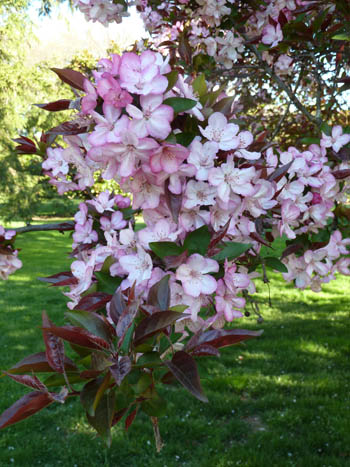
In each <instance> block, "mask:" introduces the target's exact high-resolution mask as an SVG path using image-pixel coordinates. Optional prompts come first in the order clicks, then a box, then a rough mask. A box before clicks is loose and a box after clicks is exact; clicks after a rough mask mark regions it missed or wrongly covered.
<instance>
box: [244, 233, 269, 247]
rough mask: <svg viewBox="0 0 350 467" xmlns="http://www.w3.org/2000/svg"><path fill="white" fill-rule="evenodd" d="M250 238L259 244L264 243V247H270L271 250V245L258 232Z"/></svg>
mask: <svg viewBox="0 0 350 467" xmlns="http://www.w3.org/2000/svg"><path fill="white" fill-rule="evenodd" d="M249 236H250V238H252V239H253V240H255V241H257V242H259V243H262V244H263V245H265V246H268V247H269V248H271V245H270V244H269V243H268V242H267V241H266V240H264V239H263V237H262V236H261V235H259V234H258V233H257V232H252V233H251V234H249Z"/></svg>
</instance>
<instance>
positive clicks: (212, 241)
mask: <svg viewBox="0 0 350 467" xmlns="http://www.w3.org/2000/svg"><path fill="white" fill-rule="evenodd" d="M230 222H231V219H229V220H228V221H227V222H226V224H225V225H224V226H223V227H222V228H221V229H220V230H218V231H217V232H214V234H213V235H212V237H211V239H210V243H209V247H208V256H212V254H213V252H214V247H215V246H216V245H217V244H218V243H219V242H221V240H222V239H223V238H224V237H225V235H226V233H227V230H228V228H229V226H230Z"/></svg>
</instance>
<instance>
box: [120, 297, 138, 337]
mask: <svg viewBox="0 0 350 467" xmlns="http://www.w3.org/2000/svg"><path fill="white" fill-rule="evenodd" d="M137 311H138V309H137V306H135V305H132V304H130V305H129V306H127V307H126V308H125V310H124V311H123V313H122V315H121V316H120V318H119V321H118V324H117V327H116V333H117V336H118V337H119V338H120V341H121V340H122V338H124V336H125V334H126V332H127V330H128V329H129V327H130V326H131V324H132V322H133V321H134V318H135V316H136V313H137Z"/></svg>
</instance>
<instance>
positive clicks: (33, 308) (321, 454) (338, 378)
mask: <svg viewBox="0 0 350 467" xmlns="http://www.w3.org/2000/svg"><path fill="white" fill-rule="evenodd" d="M69 238H70V237H69V233H65V234H60V233H57V232H37V233H35V232H34V233H28V234H25V235H22V236H19V238H18V242H17V245H18V247H19V248H21V252H20V257H21V259H22V261H23V264H24V266H23V269H21V270H19V271H18V272H17V273H16V274H15V275H14V276H12V277H11V278H10V279H9V281H8V282H1V283H0V310H1V314H0V323H1V334H0V348H1V352H0V368H1V369H6V368H9V367H10V366H12V365H13V364H14V363H15V362H17V361H19V360H20V359H22V358H23V357H24V356H25V355H27V354H29V353H34V352H39V351H42V350H43V348H44V347H43V344H42V340H41V331H40V315H41V311H42V310H43V309H45V310H46V311H47V312H48V314H49V316H50V318H51V319H52V320H53V321H54V322H55V323H57V324H62V323H63V322H64V319H63V313H64V309H65V306H64V304H65V300H66V299H65V298H64V297H63V296H62V294H61V291H60V290H58V289H57V288H55V287H48V286H47V284H45V283H43V282H40V281H38V280H37V279H36V278H37V277H38V276H48V275H50V274H54V273H56V272H59V271H64V270H67V269H68V268H69V264H70V261H69V258H68V253H69V251H70V242H69ZM277 253H278V251H276V254H277ZM269 277H270V279H271V283H270V288H271V297H272V306H271V307H269V305H268V296H269V292H268V288H267V286H266V285H265V284H263V283H262V282H258V285H257V288H258V291H259V293H258V296H257V298H258V301H259V304H260V309H261V313H262V315H263V317H264V323H262V324H261V325H257V323H256V320H255V318H254V317H252V316H251V317H249V318H243V319H241V320H240V321H237V323H235V325H237V326H239V327H242V328H244V327H245V328H249V329H259V328H263V329H264V334H263V335H262V336H261V337H260V338H259V339H256V340H251V341H249V342H247V343H246V344H244V345H239V346H236V347H234V348H230V349H223V351H222V356H221V358H220V359H214V358H208V359H207V360H202V361H201V362H200V372H201V375H202V383H203V388H204V391H205V393H206V394H207V396H208V398H209V401H210V403H209V404H203V403H201V402H199V401H197V400H196V399H194V398H193V397H192V396H191V395H190V394H189V393H186V392H185V390H184V389H182V388H181V387H179V386H174V387H169V388H166V390H164V389H162V390H161V393H162V395H163V396H164V397H165V398H166V399H167V400H168V404H169V415H168V417H164V418H162V419H161V420H160V428H161V433H162V436H163V438H164V441H165V443H166V444H165V447H164V448H163V450H162V452H161V453H160V454H157V453H156V451H155V448H154V442H153V431H152V426H151V424H150V422H149V420H148V419H147V417H146V416H144V415H142V414H140V416H138V417H137V418H136V420H135V422H134V424H133V426H132V427H131V428H130V430H129V432H128V433H127V434H126V435H125V434H124V433H123V431H122V429H121V428H122V427H121V426H117V427H115V428H114V431H113V442H112V447H111V449H110V451H109V452H108V454H106V451H105V448H104V446H103V443H102V441H101V440H100V439H99V438H98V437H97V436H96V435H95V433H94V431H93V430H92V429H91V428H90V427H89V425H88V424H87V422H86V420H85V416H84V414H83V411H82V409H81V407H80V405H79V404H78V401H75V400H69V401H68V402H67V403H66V404H65V405H63V406H61V405H58V404H54V405H51V406H50V407H48V408H47V409H45V410H43V411H42V412H40V413H38V414H36V415H35V416H33V417H32V418H30V419H27V420H25V421H23V422H21V423H20V424H18V425H15V426H13V427H9V428H7V429H5V430H4V431H3V432H1V436H0V466H1V467H2V466H10V465H15V466H19V467H22V466H23V467H27V466H30V467H31V466H35V465H42V466H43V465H44V466H47V467H51V466H52V467H56V466H60V465H62V466H66V467H74V465H76V466H78V467H85V466H86V467H95V466H96V467H97V466H101V465H110V466H111V467H112V466H113V467H114V466H118V467H119V466H128V467H129V466H132V467H133V466H135V467H144V466H152V467H165V466H168V467H172V466H177V465H183V466H192V467H197V466H204V467H212V466H221V467H226V466H236V465H241V466H254V467H255V466H256V467H265V466H267V467H269V466H277V467H279V466H281V467H282V466H297V467H299V466H302V467H303V466H305V467H319V466H323V465H325V466H332V467H337V466H344V467H345V466H348V465H349V463H350V448H349V446H350V426H349V420H350V398H349V385H350V382H349V381H350V379H349V376H350V371H349V335H350V332H349V331H350V325H349V318H350V305H349V298H348V291H349V285H350V281H349V279H348V278H344V277H339V278H338V280H337V281H333V282H331V283H329V284H326V285H325V286H324V289H323V292H322V293H320V294H314V293H313V292H310V291H303V292H300V291H297V290H295V289H294V288H293V287H292V285H288V284H285V282H284V281H283V279H281V277H280V276H278V275H277V274H274V273H273V272H271V273H270V272H269ZM204 362H206V363H207V364H204ZM25 392H26V389H25V388H24V387H23V386H20V385H18V384H16V383H14V382H13V381H10V380H9V379H7V378H1V379H0V410H4V409H5V408H7V407H9V406H10V405H11V404H12V403H13V402H15V400H17V399H18V398H20V397H21V396H22V395H23V394H24V393H25Z"/></svg>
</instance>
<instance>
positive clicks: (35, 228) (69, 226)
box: [6, 221, 74, 234]
mask: <svg viewBox="0 0 350 467" xmlns="http://www.w3.org/2000/svg"><path fill="white" fill-rule="evenodd" d="M6 230H14V231H15V232H16V233H18V234H21V233H26V232H47V231H49V230H58V231H59V232H64V231H67V230H74V222H73V221H67V222H61V223H60V224H40V225H26V226H25V227H18V228H17V229H6Z"/></svg>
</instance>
